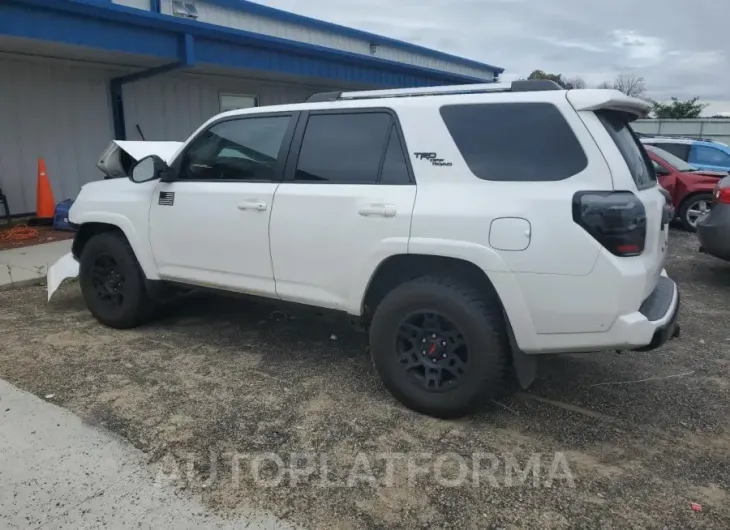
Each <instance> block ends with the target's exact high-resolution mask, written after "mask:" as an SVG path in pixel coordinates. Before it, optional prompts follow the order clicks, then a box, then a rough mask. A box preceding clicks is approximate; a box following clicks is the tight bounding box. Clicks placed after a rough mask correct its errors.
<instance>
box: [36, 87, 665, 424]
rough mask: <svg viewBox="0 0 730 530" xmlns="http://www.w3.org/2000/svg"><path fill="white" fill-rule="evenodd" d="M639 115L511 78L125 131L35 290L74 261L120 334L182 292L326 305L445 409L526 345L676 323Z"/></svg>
mask: <svg viewBox="0 0 730 530" xmlns="http://www.w3.org/2000/svg"><path fill="white" fill-rule="evenodd" d="M648 111H649V106H648V105H647V104H646V102H644V101H642V100H639V99H634V98H630V97H627V96H625V95H623V94H621V93H620V92H617V91H613V90H568V91H565V90H562V89H560V87H559V86H558V85H556V84H554V83H551V82H549V81H518V82H514V83H511V84H485V85H464V86H452V87H431V88H423V89H420V88H419V89H396V90H381V91H367V92H331V93H322V94H316V95H314V96H312V97H311V98H310V99H309V100H308V101H307V102H305V103H300V104H291V105H280V106H272V107H261V108H254V109H246V110H237V111H231V112H226V113H223V114H220V115H218V116H215V117H214V118H212V119H210V120H209V121H208V122H206V123H205V124H204V125H202V126H201V127H200V128H199V129H198V130H197V131H195V133H193V135H192V136H191V137H190V138H189V139H188V140H187V141H186V142H184V143H182V144H180V145H179V146H176V145H172V146H171V144H170V143H169V142H165V143H157V142H133V143H132V144H134V145H130V146H128V147H129V149H128V153H131V154H132V157H133V158H134V159H136V160H137V162H136V165H133V166H130V167H131V169H129V170H128V171H126V170H122V171H120V170H119V163H120V160H121V158H120V157H118V156H115V152H117V151H118V150H117V151H115V149H113V148H112V149H111V150H110V151H108V152H107V153H105V155H104V157H103V158H102V161H101V163H100V166H101V167H102V168H105V169H106V170H107V173H108V174H109V175H112V173H113V172H114V171H116V173H118V174H123V173H128V175H129V178H110V179H107V180H104V181H100V182H94V183H90V184H87V185H85V186H84V187H83V189H82V190H81V193H80V195H79V196H78V199H77V200H76V202H75V203H74V204H73V207H72V208H71V211H70V214H69V219H70V221H71V222H72V223H73V224H74V225H75V226H76V227H77V229H78V231H77V233H76V237H75V240H74V243H73V250H72V255H69V256H66V257H64V258H62V259H61V260H60V261H59V262H58V264H57V265H55V266H54V267H52V268H51V269H50V271H49V297H50V295H51V294H52V293H53V291H54V290H55V289H56V288H57V286H58V284H59V283H60V281H61V280H62V279H63V278H64V277H68V276H72V275H75V274H77V273H78V275H79V276H80V285H81V291H82V293H83V296H84V299H85V301H86V304H87V306H88V308H89V310H90V311H91V313H92V314H93V315H94V316H95V317H96V318H97V319H98V320H99V321H100V322H102V323H103V324H106V325H108V326H113V327H116V328H130V327H133V326H137V325H139V324H141V323H143V322H145V321H146V320H147V319H149V318H150V317H151V316H152V315H153V314H154V309H155V306H156V305H157V304H158V303H159V301H160V300H161V299H163V298H165V294H166V293H168V292H170V291H171V290H174V289H176V288H181V287H182V288H185V289H190V288H196V287H205V288H214V289H218V290H221V291H225V292H235V293H245V294H248V295H257V296H262V297H267V298H272V299H278V300H282V301H289V302H298V303H303V304H307V305H311V306H317V307H321V308H329V309H333V310H339V311H342V312H346V313H349V314H350V315H353V316H357V317H359V318H360V319H361V321H362V322H363V323H364V324H365V325H366V327H367V329H368V331H369V337H370V352H371V355H372V360H373V363H374V365H375V368H376V370H377V371H378V373H379V374H380V376H381V378H382V380H383V381H384V383H385V386H386V387H387V388H388V389H389V390H390V391H391V392H392V393H393V394H394V395H395V397H396V398H397V399H399V400H400V401H401V402H402V403H404V404H405V405H406V406H408V407H411V408H413V409H415V410H417V411H420V412H423V413H426V414H431V415H434V416H438V417H454V416H458V415H463V414H466V413H467V412H469V411H470V410H472V409H473V408H474V407H475V406H477V405H478V404H479V403H481V402H483V401H484V400H485V399H489V398H494V397H495V396H497V395H498V394H499V393H500V392H501V391H502V390H503V389H504V388H505V387H506V386H507V385H506V383H507V382H508V381H509V380H510V379H511V375H512V374H516V376H517V379H518V380H519V381H520V382H521V383H522V384H523V386H526V385H528V384H529V383H530V382H531V381H532V379H533V378H534V375H535V372H534V370H535V359H536V358H537V357H538V356H540V355H543V354H554V353H563V352H594V351H601V350H649V349H653V348H656V347H658V346H659V345H661V344H663V343H664V342H665V341H667V340H668V339H670V338H673V337H674V336H676V335H677V334H678V331H679V328H678V325H677V323H676V321H677V314H678V310H679V292H678V290H677V286H676V285H675V283H674V282H673V281H672V280H671V279H670V278H669V277H668V276H667V274H666V272H665V270H664V262H665V256H666V251H667V235H668V234H667V233H668V229H667V225H668V222H669V220H670V219H671V218H672V216H673V212H672V210H671V205H669V204H667V200H666V198H665V195H664V194H663V193H662V190H661V189H660V187H658V186H657V183H656V176H655V174H654V170H653V167H652V164H651V161H650V160H649V158H648V157H647V154H646V152H645V151H644V149H643V148H642V145H641V143H640V142H639V141H638V139H637V137H636V135H635V134H634V133H633V131H632V129H631V128H630V126H629V123H630V122H631V121H632V120H634V119H636V118H638V117H642V116H645V115H646V114H647V113H648ZM119 143H121V142H119ZM158 148H159V149H158ZM144 155H148V156H144ZM116 176H118V175H116Z"/></svg>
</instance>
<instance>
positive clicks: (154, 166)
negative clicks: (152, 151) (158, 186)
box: [129, 155, 169, 184]
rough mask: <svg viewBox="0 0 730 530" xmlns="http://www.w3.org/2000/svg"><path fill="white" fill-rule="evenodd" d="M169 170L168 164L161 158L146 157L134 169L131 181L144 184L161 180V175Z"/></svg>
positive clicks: (131, 173) (154, 156)
mask: <svg viewBox="0 0 730 530" xmlns="http://www.w3.org/2000/svg"><path fill="white" fill-rule="evenodd" d="M167 169H169V168H168V167H167V164H166V163H165V161H164V160H162V159H161V158H160V157H159V156H157V155H150V156H146V157H144V158H143V159H141V160H139V161H138V162H137V163H136V164H135V165H134V166H133V167H132V171H131V172H130V175H129V179H130V180H131V181H132V182H136V183H137V184H141V183H142V182H147V181H149V180H154V179H157V178H160V175H161V174H162V173H163V172H165V171H166V170H167Z"/></svg>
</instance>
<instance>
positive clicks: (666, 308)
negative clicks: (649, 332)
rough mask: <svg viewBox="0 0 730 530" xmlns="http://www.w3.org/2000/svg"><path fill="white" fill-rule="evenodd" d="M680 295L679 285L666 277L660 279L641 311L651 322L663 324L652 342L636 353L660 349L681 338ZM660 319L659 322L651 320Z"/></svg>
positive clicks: (658, 328) (655, 332) (656, 331)
mask: <svg viewBox="0 0 730 530" xmlns="http://www.w3.org/2000/svg"><path fill="white" fill-rule="evenodd" d="M680 298H681V297H680V294H679V289H678V288H677V284H675V283H674V282H673V281H672V280H670V279H669V278H668V277H666V276H662V277H661V278H660V279H659V283H658V284H657V286H656V289H654V292H653V293H652V294H651V296H650V297H649V298H647V299H646V301H644V303H643V304H642V305H641V308H640V309H639V312H640V313H642V314H643V315H645V316H646V317H647V319H650V320H649V321H650V322H657V323H659V322H662V323H659V325H658V327H657V328H656V330H655V331H654V335H653V336H652V339H651V342H650V343H649V344H647V345H646V346H642V347H641V348H634V349H635V350H636V351H650V350H653V349H655V348H658V347H659V346H661V345H662V344H664V343H665V342H667V341H668V340H670V339H673V338H675V337H678V336H679V323H678V322H677V320H678V318H679V305H680ZM654 317H660V318H659V320H651V319H652V318H654Z"/></svg>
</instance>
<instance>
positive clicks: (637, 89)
mask: <svg viewBox="0 0 730 530" xmlns="http://www.w3.org/2000/svg"><path fill="white" fill-rule="evenodd" d="M598 88H612V89H614V90H618V91H619V92H623V93H624V94H626V95H627V96H631V97H634V98H642V99H645V98H646V81H645V80H644V78H643V77H641V76H638V75H631V74H620V75H618V76H616V79H614V80H613V81H604V82H603V83H601V84H600V85H598Z"/></svg>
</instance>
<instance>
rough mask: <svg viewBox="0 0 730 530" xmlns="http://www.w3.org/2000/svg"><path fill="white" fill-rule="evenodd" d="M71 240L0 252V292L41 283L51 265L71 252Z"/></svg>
mask: <svg viewBox="0 0 730 530" xmlns="http://www.w3.org/2000/svg"><path fill="white" fill-rule="evenodd" d="M71 243H72V240H71V239H67V240H64V241H54V242H52V243H43V244H41V245H31V246H28V247H21V248H13V249H9V250H2V251H0V290H2V289H9V288H13V287H20V286H22V285H29V284H32V283H37V282H41V281H42V280H43V279H45V277H46V272H47V270H48V266H49V265H53V263H54V262H55V261H56V260H57V259H58V258H60V257H61V256H63V255H64V254H66V253H68V252H71Z"/></svg>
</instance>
